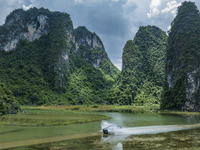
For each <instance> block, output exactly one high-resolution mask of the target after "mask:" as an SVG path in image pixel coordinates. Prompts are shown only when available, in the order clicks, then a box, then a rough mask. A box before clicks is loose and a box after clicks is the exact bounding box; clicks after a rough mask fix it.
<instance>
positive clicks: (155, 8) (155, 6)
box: [147, 0, 161, 18]
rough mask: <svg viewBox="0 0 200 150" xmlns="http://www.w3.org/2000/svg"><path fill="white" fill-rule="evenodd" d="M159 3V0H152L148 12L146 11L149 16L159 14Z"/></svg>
mask: <svg viewBox="0 0 200 150" xmlns="http://www.w3.org/2000/svg"><path fill="white" fill-rule="evenodd" d="M160 5H161V0H152V1H151V4H150V12H149V13H147V16H148V17H149V18H151V17H154V16H157V15H159V14H160V10H159V7H160Z"/></svg>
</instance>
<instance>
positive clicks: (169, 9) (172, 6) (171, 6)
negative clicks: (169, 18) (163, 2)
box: [161, 0, 181, 16]
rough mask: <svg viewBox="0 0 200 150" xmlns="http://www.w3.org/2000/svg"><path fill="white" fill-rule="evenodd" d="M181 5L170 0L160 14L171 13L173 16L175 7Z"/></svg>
mask: <svg viewBox="0 0 200 150" xmlns="http://www.w3.org/2000/svg"><path fill="white" fill-rule="evenodd" d="M180 5H181V2H179V3H178V2H177V1H175V0H172V1H170V2H168V3H167V7H166V8H164V9H163V10H161V13H169V12H170V13H171V14H172V15H173V16H175V14H176V10H177V7H178V6H180Z"/></svg>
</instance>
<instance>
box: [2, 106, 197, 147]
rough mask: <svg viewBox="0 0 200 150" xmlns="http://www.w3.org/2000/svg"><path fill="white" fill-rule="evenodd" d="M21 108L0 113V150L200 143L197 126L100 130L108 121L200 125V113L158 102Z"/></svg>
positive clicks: (125, 123) (145, 124) (138, 125)
mask: <svg viewBox="0 0 200 150" xmlns="http://www.w3.org/2000/svg"><path fill="white" fill-rule="evenodd" d="M22 109H23V113H19V114H17V115H5V116H3V115H1V116H0V149H6V148H15V147H16V149H31V150H33V149H80V148H82V149H95V148H99V149H113V147H116V146H123V147H124V148H127V149H131V148H133V147H135V148H143V149H148V148H149V149H150V148H152V149H155V148H158V149H165V148H167V147H168V148H169V149H170V148H181V147H185V148H184V149H188V148H189V147H190V146H191V145H192V148H193V149H195V148H197V147H198V146H200V144H199V142H198V140H199V139H200V134H199V133H200V132H199V129H198V128H197V129H194V130H185V131H177V132H168V133H161V134H155V135H134V136H129V137H123V136H122V137H121V136H119V137H115V136H112V135H111V136H110V135H109V136H108V137H103V135H102V133H100V129H101V121H102V120H106V119H108V122H110V123H115V124H120V125H122V126H124V127H140V126H149V127H150V126H154V125H175V124H177V125H184V124H188V125H190V124H198V123H200V117H199V113H180V112H160V111H159V107H158V106H153V107H138V106H137V107H136V106H99V105H92V106H45V107H44V106H41V107H28V106H26V107H25V106H24V107H22ZM116 139H117V140H116ZM166 140H167V141H168V143H165V141H166ZM181 143H182V144H181ZM194 143H196V144H194ZM189 145H190V146H189ZM17 147H18V148H17Z"/></svg>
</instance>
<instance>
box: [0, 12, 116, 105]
mask: <svg viewBox="0 0 200 150" xmlns="http://www.w3.org/2000/svg"><path fill="white" fill-rule="evenodd" d="M0 53H1V54H2V55H1V56H2V57H1V56H0V60H1V61H2V62H3V65H2V66H0V67H2V68H1V69H0V71H2V72H1V75H0V78H2V80H4V81H5V82H10V84H9V86H10V87H12V86H13V88H14V89H12V90H16V89H15V88H16V87H15V85H16V84H17V83H16V82H14V83H13V81H11V80H12V76H13V75H14V74H16V76H17V77H16V78H20V80H25V81H24V82H26V83H27V85H28V84H29V83H30V84H32V81H31V82H30V80H32V78H37V79H35V81H37V82H38V83H37V84H39V85H38V87H39V88H41V87H43V89H45V90H47V89H48V90H49V89H50V90H52V91H57V93H65V94H66V97H68V98H69V99H70V100H71V101H72V99H73V98H74V99H73V101H74V103H75V102H76V99H81V96H80V95H81V94H80V93H79V92H80V91H78V90H77V91H78V93H75V94H74V95H76V97H75V96H74V95H71V94H70V91H71V90H72V91H75V89H74V88H75V87H77V88H78V85H76V84H79V86H80V87H82V89H84V88H85V87H87V88H86V89H88V90H89V91H90V92H91V93H92V92H94V91H95V90H97V89H98V88H97V87H98V86H96V85H99V86H100V87H101V88H99V89H101V90H102V89H103V88H104V86H105V87H106V84H107V83H106V82H107V81H106V80H107V79H108V78H109V79H112V81H114V79H115V78H116V76H117V75H118V73H119V71H118V69H117V68H116V67H115V66H114V65H113V64H112V62H111V61H110V59H109V58H108V56H107V53H106V51H105V49H104V46H103V43H102V41H101V39H100V38H99V37H98V36H97V35H96V34H95V33H92V32H90V31H88V30H87V29H86V28H85V27H79V28H77V29H76V30H74V28H73V24H72V21H71V18H70V16H69V15H68V14H66V13H60V12H50V11H49V10H47V9H43V8H41V9H37V8H31V9H30V10H28V11H24V10H22V9H18V10H15V11H13V12H12V13H11V14H10V15H9V16H8V17H7V18H6V22H5V24H4V25H3V26H0ZM6 57H7V58H6ZM6 59H7V61H6ZM11 61H12V62H11ZM10 64H12V65H10ZM6 65H7V66H9V67H7V69H8V70H9V71H8V70H7V69H6V70H5V71H4V69H3V68H6V67H5V66H6ZM14 66H15V68H14ZM28 68H29V69H28ZM17 69H18V70H17ZM10 70H11V72H12V74H10V78H8V79H6V78H5V76H6V72H10ZM14 70H15V71H14ZM88 70H90V71H88ZM17 72H18V73H17ZM22 72H23V73H24V74H25V76H26V77H22V74H23V73H22ZM33 74H34V76H33V77H32V78H31V76H32V75H33ZM18 75H19V76H18ZM93 75H95V76H96V77H92V76H93ZM8 76H9V75H8ZM77 76H79V79H77V81H78V82H77V81H75V82H77V83H74V81H73V80H74V78H76V77H77ZM89 76H91V77H92V78H91V79H89ZM21 78H22V79H21ZM29 78H30V79H29ZM6 80H8V81H6ZM72 81H73V82H72ZM100 81H101V83H99V82H100ZM85 82H87V83H85ZM97 82H98V84H96V83H97ZM20 83H22V82H20ZM12 84H13V85H12ZM80 84H81V85H80ZM104 84H105V85H104ZM34 85H35V84H34ZM34 85H33V86H34ZM92 86H93V87H94V86H95V88H93V89H92ZM35 91H37V92H36V93H37V94H35V95H42V94H40V92H39V91H40V90H39V89H37V90H35ZM85 92H86V93H87V91H85ZM95 92H97V91H95ZM16 93H17V92H16ZM27 93H29V94H28V96H27V97H29V99H30V101H31V103H35V101H36V99H37V100H38V101H39V99H38V98H36V96H35V95H34V94H33V95H32V94H31V92H30V91H29V92H27ZM14 94H15V93H14ZM16 95H17V94H16ZM25 95H26V94H25ZM91 95H92V94H91ZM17 96H18V95H17ZM20 96H22V94H21V95H20ZM72 97H73V98H72ZM41 99H44V101H47V99H46V98H45V97H43V98H41ZM82 99H86V98H82ZM88 99H89V98H88ZM91 99H92V98H91ZM33 101H34V102H33ZM43 103H44V102H43ZM81 103H82V102H81Z"/></svg>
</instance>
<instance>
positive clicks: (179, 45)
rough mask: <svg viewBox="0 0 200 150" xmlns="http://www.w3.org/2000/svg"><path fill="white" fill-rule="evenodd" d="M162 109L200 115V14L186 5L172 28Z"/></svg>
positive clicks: (186, 3)
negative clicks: (197, 112) (194, 112)
mask: <svg viewBox="0 0 200 150" xmlns="http://www.w3.org/2000/svg"><path fill="white" fill-rule="evenodd" d="M168 44H169V46H168V47H167V62H166V70H165V86H164V93H163V98H162V105H161V108H163V109H175V110H184V111H200V14H199V10H198V9H197V7H196V5H195V4H194V3H192V2H183V3H182V5H181V6H180V7H179V8H178V13H177V16H176V17H175V19H174V21H173V22H172V24H171V30H170V32H169V38H168Z"/></svg>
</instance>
